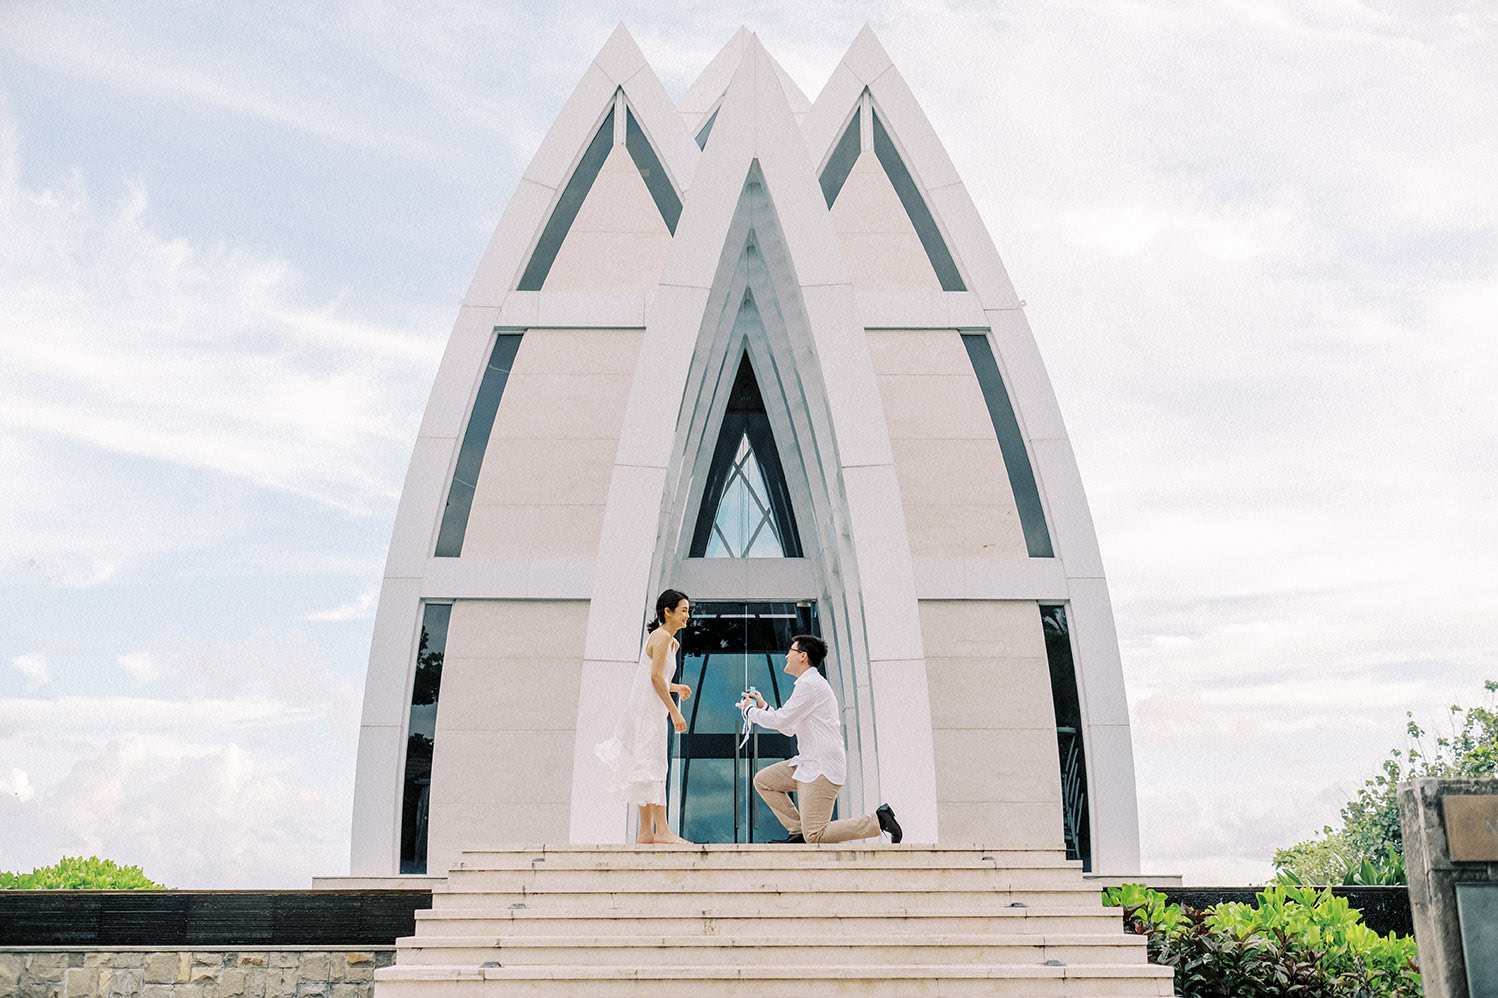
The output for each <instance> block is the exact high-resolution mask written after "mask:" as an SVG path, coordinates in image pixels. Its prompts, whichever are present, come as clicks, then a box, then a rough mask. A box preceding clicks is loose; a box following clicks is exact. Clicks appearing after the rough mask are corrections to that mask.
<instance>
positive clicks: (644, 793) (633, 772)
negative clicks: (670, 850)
mask: <svg viewBox="0 0 1498 998" xmlns="http://www.w3.org/2000/svg"><path fill="white" fill-rule="evenodd" d="M676 648H677V642H676V639H675V638H672V639H671V647H670V648H669V649H667V651H666V654H667V655H669V656H671V658H672V659H674V658H675V656H676ZM653 668H654V664H653V663H652V662H651V661H650V653H649V652H648V651H645V650H643V649H642V650H641V651H640V664H639V665H638V666H636V667H635V678H634V682H633V684H632V685H631V686H630V688H629V699H628V700H627V701H626V702H625V704H624V709H623V710H622V711H621V712H620V714H619V723H618V725H617V726H616V727H615V728H614V737H613V738H610V739H609V740H608V741H606V742H599V743H598V747H597V748H595V749H594V750H593V751H594V752H595V753H596V754H597V755H598V758H599V759H601V760H603V764H604V765H605V766H607V767H608V768H609V790H610V791H611V792H612V793H613V794H614V796H615V797H618V798H619V799H620V800H622V801H624V803H626V804H661V805H664V804H665V803H666V770H667V766H668V760H667V759H666V725H667V724H668V723H670V722H669V721H668V718H669V717H670V715H669V714H668V713H667V711H666V705H665V704H663V703H661V698H660V697H659V696H657V695H656V692H655V686H654V685H653V684H652V683H651V682H650V674H651V671H652V670H653Z"/></svg>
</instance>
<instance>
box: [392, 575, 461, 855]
mask: <svg viewBox="0 0 1498 998" xmlns="http://www.w3.org/2000/svg"><path fill="white" fill-rule="evenodd" d="M452 612H453V608H452V604H451V603H428V604H427V605H426V607H425V609H424V611H423V613H422V617H421V641H420V642H419V643H418V645H417V647H416V678H415V679H414V680H413V681H412V685H411V715H410V721H409V723H408V725H407V727H406V778H405V781H404V790H403V793H402V795H401V866H400V871H401V872H402V873H425V872H427V819H428V815H429V813H430V810H431V789H432V747H433V745H434V744H435V743H436V740H437V694H438V692H439V691H440V690H441V688H442V655H443V652H444V651H445V650H446V648H447V625H448V622H449V621H450V620H451V619H452Z"/></svg>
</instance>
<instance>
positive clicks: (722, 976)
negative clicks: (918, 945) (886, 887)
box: [375, 964, 1173, 998]
mask: <svg viewBox="0 0 1498 998" xmlns="http://www.w3.org/2000/svg"><path fill="white" fill-rule="evenodd" d="M375 981H376V986H377V989H378V992H379V995H380V998H425V996H431V995H437V994H440V995H443V996H447V998H453V996H457V998H517V996H534V995H579V994H585V995H589V996H590V998H592V996H596V998H626V996H628V998H635V996H638V995H642V994H649V995H662V996H666V998H676V996H680V998H699V996H701V995H703V994H705V993H708V994H711V993H718V994H722V993H730V992H731V993H732V994H735V995H792V994H794V995H797V996H801V995H806V996H811V998H822V996H831V995H850V994H851V995H891V996H893V995H898V996H901V998H961V996H969V995H971V996H978V995H988V996H992V995H1023V996H1026V998H1050V996H1056V998H1060V996H1066V998H1093V996H1096V998H1103V996H1133V995H1138V996H1151V998H1154V996H1162V995H1170V994H1172V990H1173V989H1172V987H1171V984H1172V981H1171V971H1170V968H1168V967H1154V966H1150V965H1148V964H1144V965H1134V964H1128V965H1119V964H1091V965H1087V966H1077V967H1068V966H1044V965H1041V966H1035V965H1030V964H981V965H968V966H943V965H934V964H894V965H886V966H878V967H871V966H867V965H848V966H840V965H827V966H808V965H805V964H788V965H778V966H766V965H760V964H755V965H748V966H743V965H736V966H683V965H674V964H673V965H662V966H652V967H641V966H638V965H616V966H608V965H600V966H582V967H472V966H452V965H436V966H420V965H400V964H397V965H396V966H394V967H386V968H384V969H382V970H378V971H376V972H375Z"/></svg>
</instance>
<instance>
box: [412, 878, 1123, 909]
mask: <svg viewBox="0 0 1498 998" xmlns="http://www.w3.org/2000/svg"><path fill="white" fill-rule="evenodd" d="M729 896H731V897H732V898H733V902H734V903H735V904H736V905H740V906H742V908H743V909H744V911H745V913H747V914H770V913H773V912H775V911H795V912H815V911H820V912H826V913H829V914H837V913H839V912H844V911H853V910H857V909H860V908H876V909H889V908H903V909H919V908H921V907H923V906H940V907H943V908H947V907H956V908H972V909H979V910H989V911H991V910H994V909H998V908H1007V907H1011V906H1013V905H1025V906H1027V907H1030V908H1049V907H1057V906H1062V907H1071V908H1079V907H1083V906H1085V905H1087V904H1089V903H1090V904H1093V905H1096V906H1097V908H1098V910H1102V901H1101V900H1100V899H1099V896H1098V892H1097V891H1095V890H1092V889H1091V888H1084V887H1071V886H1067V885H1064V884H1058V885H1056V886H1055V887H1054V888H1046V887H1036V888H1014V889H1002V888H998V887H995V888H991V889H983V890H944V891H939V892H934V891H931V890H928V889H923V888H921V887H918V886H912V887H906V888H891V887H888V886H885V885H875V884H860V883H848V884H843V885H841V886H839V887H837V888H833V889H825V888H820V887H813V886H806V885H798V884H796V883H794V882H782V883H778V884H776V885H775V886H774V887H758V888H756V889H754V890H748V889H745V890H741V891H733V892H729ZM723 902H724V893H723V892H718V891H712V890H684V889H682V888H681V887H679V886H674V885H660V886H659V887H657V888H649V887H635V888H631V889H629V890H622V891H616V890H611V889H609V887H608V886H607V885H606V884H595V885H592V886H587V885H579V886H578V887H576V888H574V889H570V890H560V891H547V890H534V891H462V892H450V891H433V892H432V909H433V910H434V911H444V910H447V909H449V908H489V909H491V910H503V909H508V908H516V907H522V906H523V907H526V908H544V909H549V910H552V911H575V912H592V911H612V912H615V913H632V912H638V911H659V912H663V913H684V912H694V911H702V910H705V909H708V908H718V907H722V906H723Z"/></svg>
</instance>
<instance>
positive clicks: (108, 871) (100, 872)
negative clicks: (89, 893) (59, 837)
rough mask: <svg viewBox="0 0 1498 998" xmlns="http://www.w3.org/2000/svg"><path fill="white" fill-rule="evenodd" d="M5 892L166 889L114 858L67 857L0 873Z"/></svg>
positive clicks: (136, 867) (2, 887) (136, 868)
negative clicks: (58, 860) (11, 871)
mask: <svg viewBox="0 0 1498 998" xmlns="http://www.w3.org/2000/svg"><path fill="white" fill-rule="evenodd" d="M0 889H3V890H115V891H120V890H162V889H163V886H162V885H161V884H158V883H156V882H154V881H152V880H151V879H150V878H148V877H147V876H146V875H145V874H144V873H142V872H141V869H140V867H138V866H120V865H119V864H117V863H116V862H115V861H114V860H112V859H100V858H99V857H98V856H90V857H88V858H87V859H84V858H83V857H82V856H64V857H63V858H62V860H61V861H60V862H58V863H57V864H55V865H53V866H39V867H37V868H36V869H35V870H32V871H31V872H30V873H5V872H3V871H0Z"/></svg>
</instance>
